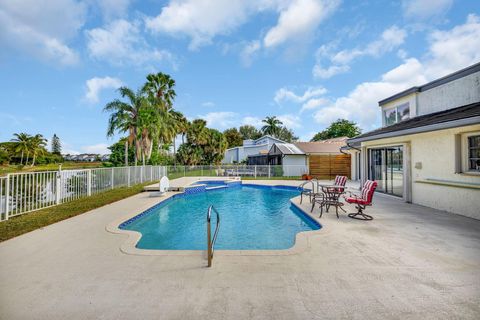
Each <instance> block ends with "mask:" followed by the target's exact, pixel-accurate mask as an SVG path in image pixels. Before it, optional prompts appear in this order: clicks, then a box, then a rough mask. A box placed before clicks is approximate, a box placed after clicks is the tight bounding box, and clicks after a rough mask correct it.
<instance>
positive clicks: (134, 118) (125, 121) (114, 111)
mask: <svg viewBox="0 0 480 320" xmlns="http://www.w3.org/2000/svg"><path fill="white" fill-rule="evenodd" d="M118 91H119V92H120V95H121V96H122V98H126V99H127V102H123V101H120V100H119V99H115V100H113V101H112V102H110V103H108V104H107V105H106V106H105V108H104V109H103V110H104V111H107V112H111V115H110V118H109V120H108V130H107V136H109V137H111V136H113V134H114V133H115V131H118V132H122V133H125V132H128V140H127V141H128V145H130V146H131V145H134V146H135V158H134V159H135V165H137V161H138V155H139V153H140V149H141V144H140V142H139V140H138V135H139V132H138V122H139V113H140V110H141V108H142V106H144V105H145V103H146V101H145V97H144V96H143V95H142V93H141V92H140V91H139V92H137V93H135V92H134V91H133V90H132V89H130V88H127V87H121V88H120V89H118ZM127 153H128V150H127Z"/></svg>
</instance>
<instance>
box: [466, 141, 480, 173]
mask: <svg viewBox="0 0 480 320" xmlns="http://www.w3.org/2000/svg"><path fill="white" fill-rule="evenodd" d="M467 157H468V166H467V169H468V171H473V172H480V134H479V135H472V136H468V137H467Z"/></svg>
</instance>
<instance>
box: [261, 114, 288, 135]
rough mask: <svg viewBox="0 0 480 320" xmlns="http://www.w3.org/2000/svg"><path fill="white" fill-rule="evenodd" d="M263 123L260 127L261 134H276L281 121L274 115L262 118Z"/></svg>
mask: <svg viewBox="0 0 480 320" xmlns="http://www.w3.org/2000/svg"><path fill="white" fill-rule="evenodd" d="M262 122H263V123H265V125H264V126H263V127H262V132H263V134H268V135H272V136H277V135H278V133H279V132H280V129H281V125H282V124H283V123H282V121H280V120H278V119H277V117H276V116H273V117H266V118H265V119H263V120H262Z"/></svg>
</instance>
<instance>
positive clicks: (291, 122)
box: [277, 114, 301, 129]
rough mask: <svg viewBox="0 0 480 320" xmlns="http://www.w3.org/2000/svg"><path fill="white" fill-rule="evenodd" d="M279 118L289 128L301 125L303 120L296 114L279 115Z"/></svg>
mask: <svg viewBox="0 0 480 320" xmlns="http://www.w3.org/2000/svg"><path fill="white" fill-rule="evenodd" d="M277 118H278V120H280V121H282V123H283V125H284V126H286V127H287V128H289V129H292V128H293V129H295V128H300V127H301V120H300V117H299V116H298V115H295V114H282V115H279V116H277Z"/></svg>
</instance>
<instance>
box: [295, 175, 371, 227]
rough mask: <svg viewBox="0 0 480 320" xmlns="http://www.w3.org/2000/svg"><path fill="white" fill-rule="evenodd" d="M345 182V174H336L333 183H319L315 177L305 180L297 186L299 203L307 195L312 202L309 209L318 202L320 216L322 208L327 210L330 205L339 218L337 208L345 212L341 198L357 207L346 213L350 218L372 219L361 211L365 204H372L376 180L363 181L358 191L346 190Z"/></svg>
mask: <svg viewBox="0 0 480 320" xmlns="http://www.w3.org/2000/svg"><path fill="white" fill-rule="evenodd" d="M346 183H347V177H346V176H336V177H335V181H334V182H333V184H320V182H319V181H318V180H316V179H312V180H309V181H306V182H304V183H302V184H301V185H300V186H299V188H301V193H300V203H302V201H303V197H304V196H306V197H308V199H309V201H310V203H311V204H312V209H311V210H310V211H313V209H314V208H315V204H318V206H319V207H320V218H321V217H322V215H323V210H324V209H325V211H327V212H328V210H329V209H330V207H335V213H336V215H337V218H339V215H338V209H340V210H342V211H343V212H345V213H346V211H345V209H343V206H344V205H345V204H344V203H343V202H342V198H343V200H345V202H347V203H351V204H355V208H356V209H357V212H355V213H349V214H348V216H349V217H350V218H352V219H358V220H373V217H372V216H370V215H368V214H365V213H364V212H363V211H364V210H365V208H366V207H367V206H371V205H372V199H373V193H374V192H375V189H376V188H377V182H376V181H372V180H367V181H365V183H364V184H363V186H362V189H361V190H360V192H352V191H350V190H346V189H347V187H346V186H345V184H346ZM308 185H310V186H308Z"/></svg>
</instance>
